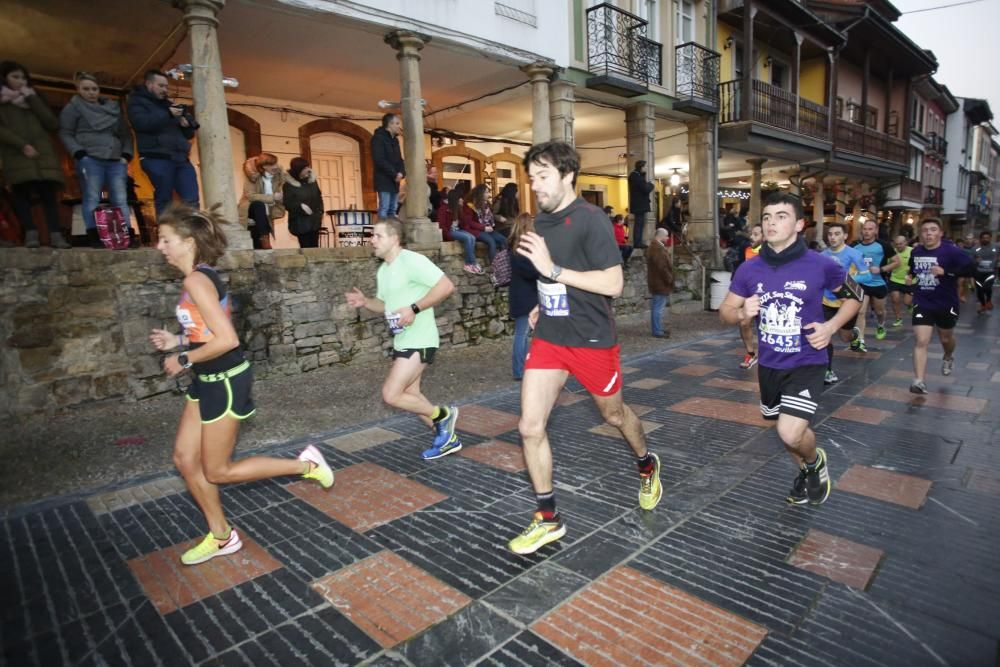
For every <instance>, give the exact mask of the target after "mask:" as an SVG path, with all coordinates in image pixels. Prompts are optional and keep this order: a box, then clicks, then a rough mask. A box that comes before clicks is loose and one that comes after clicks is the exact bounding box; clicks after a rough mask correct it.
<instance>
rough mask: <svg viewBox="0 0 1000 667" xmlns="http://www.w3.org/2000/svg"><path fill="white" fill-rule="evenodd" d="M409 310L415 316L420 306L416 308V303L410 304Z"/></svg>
mask: <svg viewBox="0 0 1000 667" xmlns="http://www.w3.org/2000/svg"><path fill="white" fill-rule="evenodd" d="M410 310H412V311H413V314H414V315H416V314H417V313H419V312H420V306H418V305H417V304H416V303H411V304H410Z"/></svg>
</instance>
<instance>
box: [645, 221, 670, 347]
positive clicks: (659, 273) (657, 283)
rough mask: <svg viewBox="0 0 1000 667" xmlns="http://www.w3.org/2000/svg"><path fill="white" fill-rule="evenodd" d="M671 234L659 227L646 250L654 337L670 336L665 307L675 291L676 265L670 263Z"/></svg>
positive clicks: (647, 279)
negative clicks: (669, 238)
mask: <svg viewBox="0 0 1000 667" xmlns="http://www.w3.org/2000/svg"><path fill="white" fill-rule="evenodd" d="M669 235H670V232H668V231H667V230H666V229H663V228H662V227H661V228H659V229H657V230H656V234H655V236H654V237H653V242H652V243H650V244H649V249H648V251H647V252H646V283H647V285H648V287H649V296H650V302H649V322H650V326H651V328H652V334H653V338H670V332H669V331H667V330H666V329H665V328H664V326H663V309H664V308H666V307H667V306H669V305H670V295H671V294H673V291H674V267H673V266H672V265H671V264H670V251H669V250H668V249H667V237H668V236H669Z"/></svg>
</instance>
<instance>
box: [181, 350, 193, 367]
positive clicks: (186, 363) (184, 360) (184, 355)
mask: <svg viewBox="0 0 1000 667" xmlns="http://www.w3.org/2000/svg"><path fill="white" fill-rule="evenodd" d="M177 363H179V364H180V365H181V368H185V369H187V368H191V367H192V366H193V365H194V364H192V363H191V362H190V361H188V356H187V352H181V353H180V354H178V355H177Z"/></svg>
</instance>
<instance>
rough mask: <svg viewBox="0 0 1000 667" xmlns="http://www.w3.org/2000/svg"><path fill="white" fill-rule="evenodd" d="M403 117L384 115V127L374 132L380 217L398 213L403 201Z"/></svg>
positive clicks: (374, 156) (373, 149)
mask: <svg viewBox="0 0 1000 667" xmlns="http://www.w3.org/2000/svg"><path fill="white" fill-rule="evenodd" d="M402 131H403V121H402V119H401V118H400V117H399V116H398V115H396V114H394V113H387V114H385V115H384V116H382V127H379V128H376V130H375V132H374V133H373V134H372V142H371V147H372V162H373V163H374V165H375V192H376V193H377V194H378V219H379V220H385V219H386V218H388V217H389V216H395V215H396V207H397V206H398V204H399V182H400V181H402V180H403V179H404V178H405V177H406V167H405V166H404V164H403V152H402V150H401V149H400V147H399V135H400V133H402Z"/></svg>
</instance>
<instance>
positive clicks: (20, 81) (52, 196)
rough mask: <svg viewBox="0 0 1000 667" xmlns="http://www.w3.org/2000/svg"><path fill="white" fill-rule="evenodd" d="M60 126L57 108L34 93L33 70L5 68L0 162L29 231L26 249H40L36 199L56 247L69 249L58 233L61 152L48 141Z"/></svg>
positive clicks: (0, 73) (0, 66)
mask: <svg viewBox="0 0 1000 667" xmlns="http://www.w3.org/2000/svg"><path fill="white" fill-rule="evenodd" d="M58 127H59V121H58V120H57V119H56V117H55V114H53V113H52V109H50V108H49V105H48V104H46V103H45V100H43V99H42V98H41V96H40V95H38V93H36V92H35V90H34V88H32V87H31V78H30V77H29V75H28V70H27V68H25V67H24V66H23V65H20V64H18V63H16V62H13V61H11V60H6V61H4V62H2V63H0V162H2V163H3V171H4V177H5V180H6V181H7V183H8V184H9V185H10V186H11V195H12V196H11V200H12V204H13V206H14V212H15V213H16V214H17V217H18V219H19V220H20V221H21V225H22V227H23V228H24V245H25V247H26V248H37V247H38V230H37V229H35V223H34V221H33V220H32V219H31V198H32V196H37V197H38V198H39V199H40V200H41V201H42V206H43V208H44V209H45V224H46V226H47V227H48V229H49V243H50V244H51V245H52V247H53V248H69V247H70V246H69V243H67V242H66V239H64V238H63V235H62V232H60V231H59V211H58V209H57V208H56V206H57V204H56V194H57V193H58V192H59V190H60V189H61V188H62V186H63V175H62V169H61V168H60V166H59V156H58V155H57V154H56V147H55V146H54V145H53V143H52V140H51V139H50V138H49V133H50V132H55V131H56V129H58Z"/></svg>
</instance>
